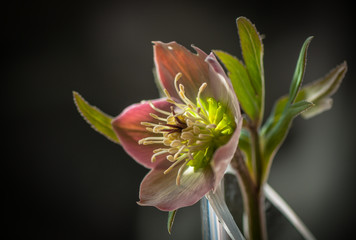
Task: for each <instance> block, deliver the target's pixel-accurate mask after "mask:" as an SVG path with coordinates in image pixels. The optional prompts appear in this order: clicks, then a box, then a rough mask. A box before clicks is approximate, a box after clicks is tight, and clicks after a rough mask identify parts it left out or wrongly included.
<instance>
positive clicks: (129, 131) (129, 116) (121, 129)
mask: <svg viewBox="0 0 356 240" xmlns="http://www.w3.org/2000/svg"><path fill="white" fill-rule="evenodd" d="M151 102H152V103H153V104H154V106H155V107H157V108H159V109H162V110H165V111H168V112H170V106H171V104H170V103H168V102H167V101H166V100H165V99H158V100H153V101H151ZM150 113H154V114H156V115H158V116H161V117H162V116H163V117H167V116H166V115H163V114H161V113H158V112H156V111H155V110H153V109H152V107H151V106H150V105H149V103H148V102H143V103H138V104H133V105H131V106H129V107H127V108H126V109H125V110H124V111H123V112H122V113H121V114H120V115H119V116H118V117H116V118H115V119H114V120H113V121H112V126H113V128H114V130H115V132H116V135H117V136H118V138H119V140H120V143H121V145H122V146H123V148H124V149H125V151H126V152H127V153H128V154H129V155H130V156H131V157H132V158H133V159H135V160H136V161H137V162H138V163H140V164H142V165H143V166H145V167H147V168H153V167H154V166H156V165H157V164H158V163H159V162H161V161H165V160H164V159H165V156H166V155H160V156H158V157H157V160H156V161H155V162H153V163H152V162H151V156H152V154H153V150H154V149H157V148H164V147H165V146H164V145H163V144H150V145H140V144H138V141H139V140H141V139H142V138H146V137H160V136H162V135H161V134H154V133H152V132H149V131H147V130H146V126H143V125H141V122H153V123H158V120H156V119H154V118H152V117H151V116H150V115H149V114H150ZM165 148H166V147H165ZM166 162H168V161H166Z"/></svg>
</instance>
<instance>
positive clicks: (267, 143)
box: [262, 101, 313, 178]
mask: <svg viewBox="0 0 356 240" xmlns="http://www.w3.org/2000/svg"><path fill="white" fill-rule="evenodd" d="M281 105H282V104H281ZM312 106H313V103H310V102H307V101H300V102H297V103H294V104H292V105H286V107H285V108H284V110H283V112H282V113H281V114H276V115H274V116H275V117H276V118H278V120H275V119H270V122H272V123H273V124H272V125H271V126H269V127H268V129H266V130H265V129H264V131H262V141H263V150H264V151H263V153H264V159H265V160H266V163H265V164H264V174H265V175H264V178H266V177H267V176H266V173H267V172H266V170H267V169H268V168H269V166H270V163H271V159H272V158H273V156H274V154H275V153H276V152H277V150H278V149H279V147H280V146H281V144H282V143H283V141H284V139H285V137H286V136H287V133H288V131H289V128H290V126H291V123H292V120H293V119H294V118H295V117H296V116H298V115H299V114H300V113H302V112H304V111H306V110H307V109H309V108H310V107H312ZM277 107H278V106H277ZM275 112H278V110H277V109H275Z"/></svg>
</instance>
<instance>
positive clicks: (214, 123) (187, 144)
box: [138, 73, 235, 185]
mask: <svg viewBox="0 0 356 240" xmlns="http://www.w3.org/2000/svg"><path fill="white" fill-rule="evenodd" d="M181 76H182V74H181V73H178V74H177V75H176V77H175V81H174V85H175V90H176V91H177V93H178V95H179V97H180V99H181V101H182V102H181V103H180V102H176V101H175V100H174V99H173V98H172V97H171V96H170V94H169V93H168V91H167V90H166V89H165V90H164V93H165V95H166V97H167V102H169V103H172V106H171V111H170V112H168V111H165V110H162V109H159V108H157V107H155V106H154V104H153V103H152V102H149V104H150V106H151V107H152V109H153V110H155V111H156V112H159V113H161V114H162V115H165V116H167V117H165V118H164V117H159V116H157V115H156V114H154V113H150V116H151V117H152V118H153V119H155V120H158V123H152V122H142V123H141V124H142V125H143V126H146V129H147V131H150V132H152V133H155V134H158V135H159V136H157V137H156V136H155V137H147V138H143V139H141V140H140V141H139V142H138V143H139V144H143V145H147V144H163V145H164V146H166V147H164V148H157V149H155V150H154V151H153V155H152V157H151V161H152V162H154V161H155V160H156V157H157V156H159V155H163V154H164V155H166V159H167V160H168V161H170V162H172V165H171V166H170V167H169V168H168V169H167V170H165V172H164V173H165V174H166V173H168V172H169V171H171V170H172V169H173V168H174V167H176V166H177V165H178V164H179V163H181V162H184V163H183V164H182V165H181V166H180V168H179V170H178V174H177V178H176V184H177V185H179V184H180V178H181V175H182V173H183V169H185V167H186V166H187V165H188V166H191V167H194V170H198V169H200V168H204V167H206V166H207V164H208V163H209V162H210V159H211V157H212V155H213V153H214V151H215V150H216V148H217V147H219V146H220V145H223V144H225V143H226V141H227V140H228V138H229V137H230V135H231V134H232V132H233V130H234V128H235V123H234V121H233V120H232V117H231V116H230V114H229V112H228V111H227V109H226V107H224V106H222V104H221V103H220V102H217V101H216V100H215V99H214V98H209V99H207V100H206V101H203V100H202V99H201V93H202V92H203V91H204V89H205V88H206V86H207V84H206V83H203V84H202V85H201V86H200V88H199V91H198V94H197V98H196V104H194V103H193V102H192V101H191V100H190V99H189V98H187V97H186V95H185V90H184V86H183V85H182V84H179V85H178V81H179V79H180V78H181Z"/></svg>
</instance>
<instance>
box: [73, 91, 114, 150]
mask: <svg viewBox="0 0 356 240" xmlns="http://www.w3.org/2000/svg"><path fill="white" fill-rule="evenodd" d="M73 97H74V103H75V105H76V106H77V109H78V112H79V113H80V114H81V115H82V117H83V118H84V120H85V121H86V122H87V123H88V124H89V125H90V126H91V127H92V128H93V129H94V130H96V131H97V132H99V133H101V134H103V135H104V136H105V137H107V138H108V139H109V140H111V141H113V142H115V143H120V142H119V139H118V138H117V136H116V134H115V132H114V130H113V128H112V125H111V121H112V119H113V118H112V117H111V116H109V115H107V114H105V113H103V112H102V111H100V110H99V109H98V108H96V107H94V106H91V105H90V104H89V103H88V102H87V101H85V100H84V98H83V97H82V96H80V95H79V93H77V92H73Z"/></svg>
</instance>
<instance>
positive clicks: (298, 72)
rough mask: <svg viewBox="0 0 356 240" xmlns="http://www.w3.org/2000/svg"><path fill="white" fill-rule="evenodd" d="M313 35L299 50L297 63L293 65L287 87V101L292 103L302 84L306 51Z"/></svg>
mask: <svg viewBox="0 0 356 240" xmlns="http://www.w3.org/2000/svg"><path fill="white" fill-rule="evenodd" d="M313 38H314V37H313V36H310V37H308V38H307V39H306V40H305V42H304V44H303V46H302V49H301V50H300V53H299V57H298V61H297V65H296V67H295V71H294V75H293V79H292V83H291V86H290V89H289V103H290V104H292V103H294V101H295V99H296V97H297V94H298V92H299V90H300V86H301V85H302V81H303V78H304V73H305V68H306V64H307V51H308V47H309V45H310V42H311V40H312V39H313Z"/></svg>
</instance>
